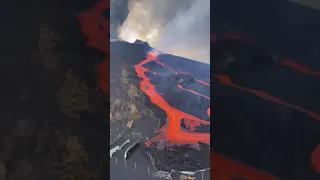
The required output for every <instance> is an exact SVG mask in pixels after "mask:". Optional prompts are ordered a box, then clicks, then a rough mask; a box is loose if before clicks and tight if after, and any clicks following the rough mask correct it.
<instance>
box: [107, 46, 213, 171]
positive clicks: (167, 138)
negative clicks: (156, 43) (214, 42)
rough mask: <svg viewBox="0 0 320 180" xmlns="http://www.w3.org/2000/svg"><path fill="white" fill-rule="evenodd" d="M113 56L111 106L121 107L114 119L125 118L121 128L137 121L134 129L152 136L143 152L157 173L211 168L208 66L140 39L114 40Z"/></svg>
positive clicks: (143, 134) (145, 144) (112, 114)
mask: <svg viewBox="0 0 320 180" xmlns="http://www.w3.org/2000/svg"><path fill="white" fill-rule="evenodd" d="M110 54H111V55H110V62H111V63H110V67H111V68H110V71H111V73H110V75H111V80H110V82H111V83H110V87H111V92H110V93H111V102H113V103H114V105H113V104H112V105H111V106H112V107H116V106H118V108H114V109H112V110H111V116H112V117H114V116H121V115H122V118H120V119H121V121H123V122H122V124H125V123H126V122H128V121H130V120H134V121H135V124H134V126H133V128H134V130H135V131H136V132H140V134H141V135H142V136H143V137H149V138H148V141H146V142H144V145H143V146H141V149H142V154H143V155H144V156H147V157H146V158H151V159H153V160H152V162H153V163H154V166H155V167H156V168H157V169H159V170H168V171H169V170H172V169H174V170H189V171H191V170H199V169H205V168H208V167H209V141H210V138H209V133H210V130H209V129H210V113H209V112H210V84H209V82H210V66H209V65H208V64H204V63H200V62H197V61H193V60H189V59H186V58H182V57H177V56H173V55H170V54H163V53H159V52H157V51H156V50H154V49H153V48H151V47H150V46H149V45H148V43H146V42H142V41H139V40H137V41H136V42H135V43H127V42H123V41H115V40H112V42H111V45H110ZM120 102H122V104H124V105H122V106H121V105H120V106H119V104H120ZM124 102H125V103H124ZM132 107H134V108H132ZM195 107H196V108H195ZM132 109H133V110H132ZM124 111H125V112H126V113H124ZM116 119H117V118H116ZM157 120H158V121H159V123H158V124H155V123H152V122H154V121H157ZM115 121H116V120H113V119H112V120H111V124H114V123H115ZM141 121H145V122H146V123H139V122H141ZM111 128H113V125H111ZM145 129H151V130H150V131H149V132H147V131H146V130H145Z"/></svg>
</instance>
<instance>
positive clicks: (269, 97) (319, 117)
mask: <svg viewBox="0 0 320 180" xmlns="http://www.w3.org/2000/svg"><path fill="white" fill-rule="evenodd" d="M216 77H217V78H218V79H219V80H220V82H221V83H222V84H225V85H228V86H231V87H233V88H236V89H240V90H243V91H246V92H248V93H250V94H253V95H255V96H258V97H260V98H263V99H265V100H267V101H271V102H274V103H277V104H281V105H284V106H287V107H289V108H291V109H295V110H298V111H300V112H302V113H305V114H307V115H308V116H310V117H311V118H314V119H316V120H320V115H319V114H317V113H315V112H313V111H310V110H307V109H304V108H302V107H300V106H296V105H293V104H290V103H288V102H286V101H284V100H282V99H279V98H277V97H274V96H272V95H270V94H268V93H266V92H264V91H259V90H255V89H250V88H245V87H242V86H239V85H236V84H233V83H232V80H231V78H230V77H229V76H225V75H222V76H219V75H218V76H216Z"/></svg>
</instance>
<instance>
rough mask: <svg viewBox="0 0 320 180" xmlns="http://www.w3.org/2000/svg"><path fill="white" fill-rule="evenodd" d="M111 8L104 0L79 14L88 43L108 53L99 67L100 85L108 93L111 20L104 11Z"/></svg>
mask: <svg viewBox="0 0 320 180" xmlns="http://www.w3.org/2000/svg"><path fill="white" fill-rule="evenodd" d="M109 8H110V4H109V2H108V1H107V0H102V1H100V2H99V3H97V4H96V5H95V6H94V7H92V8H91V9H90V10H89V11H88V12H85V13H83V14H80V15H78V19H79V20H80V24H81V30H82V33H84V34H85V35H86V36H87V38H88V43H87V45H88V46H89V47H91V48H94V49H97V50H99V51H102V52H104V53H105V54H106V56H105V60H104V61H103V62H102V63H101V64H100V65H99V66H98V67H97V71H98V73H99V76H100V79H99V85H100V88H101V89H102V91H103V92H104V93H106V94H109V92H110V83H109V82H110V81H109V79H110V76H109V75H110V73H109V72H110V71H109V70H110V67H109V66H110V57H109V51H110V43H109V41H110V33H109V31H110V20H109V19H107V18H106V17H104V16H103V13H104V12H105V11H107V10H108V9H109Z"/></svg>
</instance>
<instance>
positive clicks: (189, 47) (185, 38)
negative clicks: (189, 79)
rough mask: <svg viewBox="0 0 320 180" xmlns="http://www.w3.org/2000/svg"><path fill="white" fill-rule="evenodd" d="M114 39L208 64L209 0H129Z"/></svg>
mask: <svg viewBox="0 0 320 180" xmlns="http://www.w3.org/2000/svg"><path fill="white" fill-rule="evenodd" d="M118 37H119V38H120V39H123V40H125V41H128V42H134V41H135V40H136V39H140V40H142V41H147V42H148V43H149V44H150V45H151V46H153V47H154V48H156V49H159V50H161V51H163V52H166V53H169V54H174V55H177V56H182V57H186V58H190V59H194V60H198V61H202V62H205V63H208V64H209V63H210V0H174V1H173V0H160V1H159V0H129V14H128V17H127V19H126V20H125V21H124V23H123V24H122V26H120V27H119V29H118Z"/></svg>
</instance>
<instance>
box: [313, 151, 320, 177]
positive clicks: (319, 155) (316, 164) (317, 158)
mask: <svg viewBox="0 0 320 180" xmlns="http://www.w3.org/2000/svg"><path fill="white" fill-rule="evenodd" d="M311 163H312V168H313V170H314V171H315V172H317V173H320V145H318V146H317V148H316V149H315V150H314V151H313V153H312V155H311Z"/></svg>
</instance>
